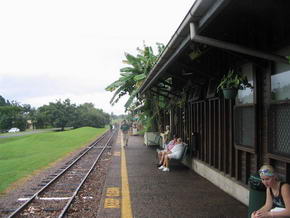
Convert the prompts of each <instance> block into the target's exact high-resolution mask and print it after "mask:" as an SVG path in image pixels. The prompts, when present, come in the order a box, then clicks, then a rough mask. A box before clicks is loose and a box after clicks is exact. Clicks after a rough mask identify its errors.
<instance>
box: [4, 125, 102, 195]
mask: <svg viewBox="0 0 290 218" xmlns="http://www.w3.org/2000/svg"><path fill="white" fill-rule="evenodd" d="M106 130H107V129H106V128H100V129H96V128H91V127H83V128H79V129H75V130H69V131H64V132H46V133H37V134H33V135H25V136H15V137H10V138H0V193H1V192H3V191H4V190H5V189H6V188H8V187H9V186H10V185H11V184H12V183H14V182H16V181H18V180H19V179H22V178H24V177H26V176H28V175H30V174H31V173H32V172H34V171H36V170H39V169H42V168H45V167H47V166H48V165H49V164H51V163H53V162H55V161H57V160H59V159H61V158H62V157H64V156H66V155H67V154H68V153H70V152H72V151H74V150H76V149H78V148H80V147H82V146H84V145H87V144H88V143H90V142H91V141H93V140H94V139H96V138H97V137H98V136H99V135H101V134H102V133H104V132H105V131H106Z"/></svg>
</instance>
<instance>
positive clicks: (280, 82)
mask: <svg viewBox="0 0 290 218" xmlns="http://www.w3.org/2000/svg"><path fill="white" fill-rule="evenodd" d="M271 98H272V100H274V101H281V100H289V99H290V65H289V64H284V63H275V65H274V70H273V73H272V75H271Z"/></svg>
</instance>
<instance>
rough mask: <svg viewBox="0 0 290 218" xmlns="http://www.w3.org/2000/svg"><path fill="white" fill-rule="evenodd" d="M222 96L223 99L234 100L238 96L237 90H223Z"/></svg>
mask: <svg viewBox="0 0 290 218" xmlns="http://www.w3.org/2000/svg"><path fill="white" fill-rule="evenodd" d="M223 95H224V98H225V99H235V98H236V97H237V95H238V89H235V88H223Z"/></svg>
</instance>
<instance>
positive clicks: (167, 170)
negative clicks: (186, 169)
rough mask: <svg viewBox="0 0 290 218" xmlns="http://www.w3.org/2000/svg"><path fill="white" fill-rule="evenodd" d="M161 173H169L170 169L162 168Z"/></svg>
mask: <svg viewBox="0 0 290 218" xmlns="http://www.w3.org/2000/svg"><path fill="white" fill-rule="evenodd" d="M162 171H163V172H169V171H170V169H169V168H167V167H164V168H163V170H162Z"/></svg>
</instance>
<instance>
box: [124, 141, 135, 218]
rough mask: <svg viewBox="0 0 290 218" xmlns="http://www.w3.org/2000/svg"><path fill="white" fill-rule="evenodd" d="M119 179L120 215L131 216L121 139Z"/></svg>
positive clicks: (128, 217)
mask: <svg viewBox="0 0 290 218" xmlns="http://www.w3.org/2000/svg"><path fill="white" fill-rule="evenodd" d="M121 151H122V152H121V181H122V207H121V217H122V218H132V217H133V216H132V208H131V199H130V190H129V182H128V172H127V165H126V153H125V149H124V146H123V140H121Z"/></svg>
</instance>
